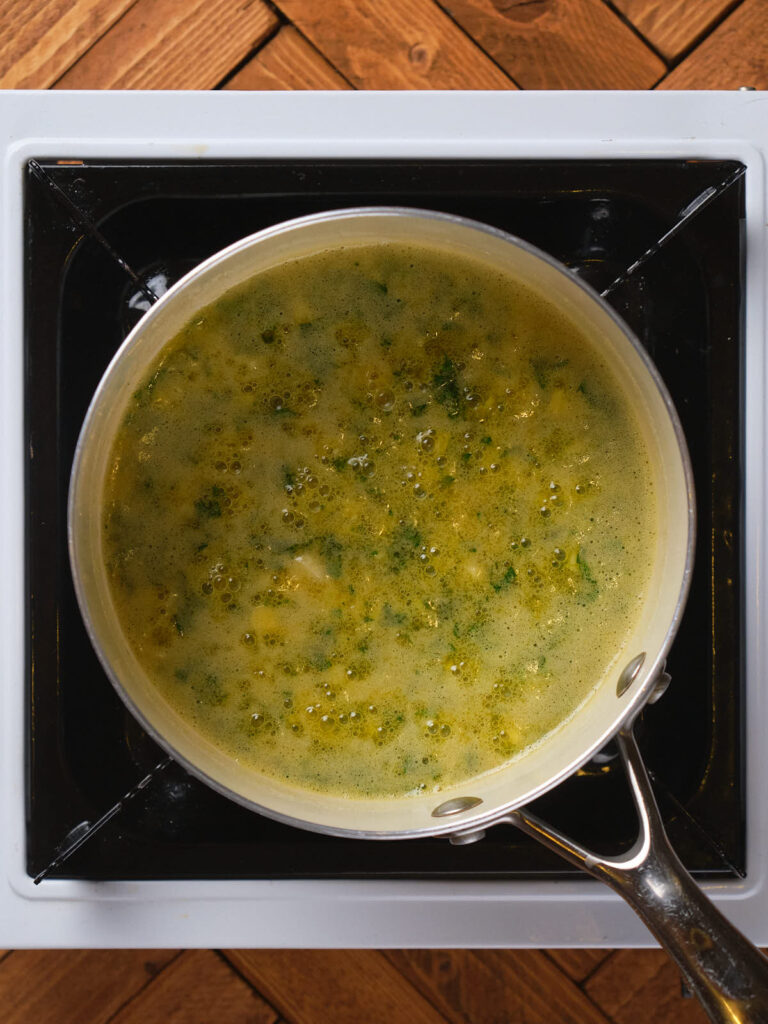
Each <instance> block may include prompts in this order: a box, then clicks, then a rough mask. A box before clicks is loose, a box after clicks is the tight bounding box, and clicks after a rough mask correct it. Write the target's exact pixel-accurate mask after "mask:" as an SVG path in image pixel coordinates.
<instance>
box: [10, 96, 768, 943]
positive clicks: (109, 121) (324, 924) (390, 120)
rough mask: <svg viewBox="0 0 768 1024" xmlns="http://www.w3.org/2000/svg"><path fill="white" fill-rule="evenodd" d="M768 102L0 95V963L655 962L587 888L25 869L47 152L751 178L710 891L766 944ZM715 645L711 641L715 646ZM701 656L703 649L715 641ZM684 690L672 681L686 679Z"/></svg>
mask: <svg viewBox="0 0 768 1024" xmlns="http://www.w3.org/2000/svg"><path fill="white" fill-rule="evenodd" d="M767 115H768V94H767V93H757V92H736V93H671V92H665V93H658V94H656V93H525V92H521V93H507V92H505V93H357V94H354V93H353V94H345V93H265V94H259V93H234V92H232V93H223V92H219V93H65V92H45V93H30V92H15V93H12V92H4V93H3V92H0V154H1V156H2V172H1V173H2V179H1V180H0V188H1V190H2V198H1V201H2V207H1V210H2V212H1V213H0V232H1V233H2V242H1V244H0V289H2V291H1V293H0V308H1V309H2V311H3V317H2V324H3V327H2V335H1V336H0V437H2V442H1V443H0V479H2V480H3V482H4V486H5V488H6V494H7V497H6V500H5V501H4V502H3V504H2V506H0V522H2V527H3V530H4V535H5V537H6V539H7V540H8V544H7V545H6V549H5V551H4V558H3V563H4V572H3V574H2V575H1V576H0V594H1V595H2V616H0V706H1V707H2V718H1V720H0V728H1V729H2V733H1V734H0V744H1V753H0V758H1V760H0V817H1V819H2V836H1V837H0V873H1V874H2V880H1V881H0V943H1V944H2V945H3V946H6V947H7V946H15V947H19V946H44V947H52V946H75V947H77V946H81V947H95V946H118V947H119V946H186V947H190V946H203V947H210V946H215V947H221V946H270V947H275V946H293V947H311V946H328V947H350V946H366V947H387V946H390V947H392V946H395V947H400V946H410V947H419V946H421V947H440V946H443V947H451V946H452V947H466V946H500V947H515V946H646V945H653V940H652V939H651V937H650V935H649V933H648V932H647V931H646V930H645V928H644V927H643V925H642V924H641V923H640V922H639V920H637V919H636V918H635V916H634V914H633V912H632V911H631V910H630V909H629V908H628V907H626V906H625V905H624V904H623V903H622V902H621V901H620V900H619V898H618V897H616V896H614V894H613V893H611V892H610V891H609V890H607V889H604V888H602V887H600V886H599V885H598V884H597V883H594V882H592V881H591V880H590V879H587V878H585V879H584V880H583V881H581V880H578V881H567V882H554V881H552V882H538V881H537V882H525V881H515V882H506V881H498V882H493V881H485V882H466V881H465V882H452V881H412V882H394V881H242V880H236V881H234V880H233V881H215V882H210V881H187V882H100V883H90V882H80V881H68V880H57V879H56V880H54V879H51V880H46V881H44V882H42V884H40V885H39V886H38V887H35V886H34V885H33V883H32V880H31V879H30V878H29V877H28V875H27V874H26V871H25V857H24V843H25V806H24V736H25V714H26V712H25V704H24V689H25V650H24V636H25V632H24V621H23V616H24V607H25V601H24V586H25V584H24V545H23V523H24V519H23V493H24V452H23V443H24V442H23V436H24V435H23V422H22V393H23V322H22V319H23V304H22V230H23V223H22V201H21V200H22V195H21V192H22V172H23V168H24V165H25V163H26V161H27V160H28V159H29V158H31V157H37V158H40V157H54V158H56V157H60V158H62V159H64V158H84V157H88V156H98V157H133V158H136V157H145V158H154V159H157V158H185V159H189V158H195V157H207V158H217V157H218V158H236V157H259V158H265V157H283V158H286V157H307V158H313V157H315V158H316V157H373V156H383V157H386V156H390V157H393V156H399V157H414V158H419V157H432V158H434V157H440V156H444V157H449V156H460V157H464V158H482V157H507V158H515V157H517V158H522V157H528V158H536V157H542V158H546V157H554V156H559V157H572V158H585V157H604V158H608V157H610V158H614V159H615V158H622V157H656V158H665V157H670V158H679V157H692V158H696V157H702V158H703V157H710V158H711V157H719V158H722V159H736V160H740V161H741V162H742V163H744V164H745V166H746V168H747V170H746V204H747V238H746V244H747V303H746V362H745V366H746V376H745V385H744V395H745V403H746V407H745V408H746V424H747V429H746V441H745V445H746V495H745V508H746V522H745V529H744V537H745V550H746V559H745V567H744V577H743V578H744V588H745V589H744V593H745V599H744V608H745V626H746V645H745V666H746V692H747V714H746V723H747V724H746V732H747V735H746V753H747V812H748V817H747V877H746V879H745V880H743V881H735V880H727V881H722V882H714V883H707V884H706V885H705V888H706V890H707V892H708V893H709V895H710V896H711V897H712V898H713V899H714V900H715V902H716V903H717V904H718V906H719V907H720V908H721V909H722V910H723V911H724V913H725V914H726V915H727V916H729V917H730V918H731V919H732V920H733V921H734V922H735V923H736V924H737V925H738V926H739V927H740V928H741V929H742V930H743V931H744V932H745V933H746V934H747V935H748V936H749V937H750V938H751V939H752V940H753V941H754V942H756V943H758V944H761V945H768V884H767V880H766V873H767V872H768V799H766V792H768V762H766V760H765V757H764V751H765V748H766V738H767V737H768V687H766V685H765V679H766V670H767V668H768V664H767V663H766V652H765V642H764V638H765V637H766V636H767V635H768V619H767V617H766V610H765V608H764V599H763V598H762V592H761V591H762V587H761V584H762V580H763V578H764V576H765V570H766V568H767V567H768V565H767V563H766V554H765V539H766V525H765V523H766V508H765V501H766V495H765V471H764V453H765V451H766V422H765V394H766V381H765V373H766V365H765V344H766V331H765V301H766V288H765V280H766V236H767V233H768V232H767V229H766V187H767V186H766V159H767V158H768V116H767ZM703 639H704V638H703ZM704 642H706V641H704ZM673 685H674V681H673Z"/></svg>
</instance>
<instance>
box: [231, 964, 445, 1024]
mask: <svg viewBox="0 0 768 1024" xmlns="http://www.w3.org/2000/svg"><path fill="white" fill-rule="evenodd" d="M224 955H225V956H226V957H227V959H228V960H230V961H231V962H232V963H233V964H234V965H235V966H236V967H237V969H238V970H239V971H241V972H242V974H243V975H244V976H245V977H246V978H247V979H248V980H249V981H250V982H251V984H252V985H254V986H255V987H256V988H257V989H258V990H259V992H261V993H262V994H263V995H264V996H265V997H266V998H267V999H268V1000H269V1001H270V1003H272V1005H273V1006H276V1007H277V1008H278V1010H279V1011H280V1013H282V1015H283V1016H284V1017H285V1018H286V1019H287V1020H289V1021H290V1022H291V1024H324V1022H326V1021H333V1024H361V1022H362V1021H364V1022H365V1024H445V1018H444V1017H443V1016H441V1014H439V1013H438V1012H437V1010H435V1009H434V1007H433V1006H432V1005H431V1004H430V1003H429V1002H427V1000H426V999H424V997H423V996H421V995H420V994H419V992H417V991H416V989H415V988H413V986H412V985H410V984H409V983H408V981H406V979H405V978H404V977H403V976H402V974H400V972H399V971H398V970H396V969H395V967H393V966H392V964H391V963H390V962H389V961H388V960H387V959H385V957H384V956H383V955H382V954H381V953H377V952H375V951H373V950H363V949H351V950H337V951H333V950H300V951H297V950H284V949H279V950H245V949H241V950H227V951H225V954H224Z"/></svg>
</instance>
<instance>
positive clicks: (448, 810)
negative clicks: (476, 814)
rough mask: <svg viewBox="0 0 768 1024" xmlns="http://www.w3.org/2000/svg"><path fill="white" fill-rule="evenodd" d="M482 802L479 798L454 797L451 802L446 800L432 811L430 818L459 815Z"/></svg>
mask: <svg viewBox="0 0 768 1024" xmlns="http://www.w3.org/2000/svg"><path fill="white" fill-rule="evenodd" d="M482 802H483V801H482V800H481V799H480V797H479V796H455V797H454V798H453V799H452V800H446V801H445V803H442V804H440V805H439V807H436V808H435V809H434V811H432V817H433V818H447V817H448V816H449V815H451V814H461V812H462V811H468V810H470V809H471V808H472V807H477V805H478V804H481V803H482Z"/></svg>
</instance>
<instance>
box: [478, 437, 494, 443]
mask: <svg viewBox="0 0 768 1024" xmlns="http://www.w3.org/2000/svg"><path fill="white" fill-rule="evenodd" d="M492 443H493V442H492V440H491V438H490V437H483V438H481V439H480V444H492Z"/></svg>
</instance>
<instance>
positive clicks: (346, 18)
mask: <svg viewBox="0 0 768 1024" xmlns="http://www.w3.org/2000/svg"><path fill="white" fill-rule="evenodd" d="M276 6H277V7H279V8H280V10H281V11H282V12H283V14H285V16H286V17H287V18H288V19H289V20H290V21H292V22H293V23H294V24H295V25H296V27H297V28H298V29H300V30H301V32H302V33H303V34H304V35H305V36H306V37H307V38H308V39H309V40H310V41H311V42H312V43H313V44H314V46H316V47H317V49H318V50H319V51H320V52H321V53H322V54H323V56H325V57H326V58H327V59H328V60H329V61H330V62H331V64H333V66H334V67H336V68H338V70H339V71H340V72H341V74H342V75H344V77H345V78H346V79H347V81H349V82H351V83H352V85H354V86H355V87H356V88H358V89H514V88H515V86H514V83H513V82H512V81H511V80H510V79H509V78H508V77H507V76H506V75H505V74H504V73H503V72H502V71H500V70H499V68H497V67H496V65H495V64H494V63H493V61H491V60H490V59H489V58H488V57H487V56H486V55H485V54H484V53H483V52H482V50H480V49H479V47H477V46H476V45H475V44H474V43H473V42H472V40H471V39H468V38H467V37H466V35H465V34H464V33H463V32H462V31H461V29H459V28H457V27H456V25H455V24H454V23H453V22H452V21H451V19H450V18H449V17H448V16H447V15H446V14H445V12H444V11H441V10H440V8H439V7H438V6H437V5H436V4H435V3H433V0H276Z"/></svg>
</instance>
